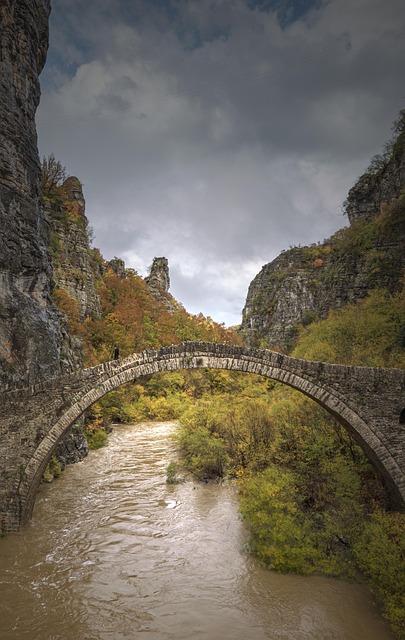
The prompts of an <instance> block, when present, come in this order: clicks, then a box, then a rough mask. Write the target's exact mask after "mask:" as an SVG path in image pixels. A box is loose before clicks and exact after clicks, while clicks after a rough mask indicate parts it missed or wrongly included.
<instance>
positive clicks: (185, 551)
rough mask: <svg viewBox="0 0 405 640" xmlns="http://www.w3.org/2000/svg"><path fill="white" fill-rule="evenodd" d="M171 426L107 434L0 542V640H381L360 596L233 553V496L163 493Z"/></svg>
mask: <svg viewBox="0 0 405 640" xmlns="http://www.w3.org/2000/svg"><path fill="white" fill-rule="evenodd" d="M173 428H174V425H173V424H171V423H157V424H156V423H144V424H137V425H126V426H119V427H116V428H115V429H114V432H113V433H112V435H111V436H110V439H109V445H108V447H105V448H103V449H100V450H98V451H94V452H91V453H90V455H89V457H88V458H87V459H86V460H84V461H83V462H81V463H79V464H77V465H72V466H70V467H68V469H67V470H66V471H65V473H64V474H63V476H62V477H61V478H59V479H58V480H57V481H56V482H54V483H52V484H51V485H44V486H43V487H42V490H41V492H40V493H39V495H38V497H37V501H36V505H35V509H34V515H33V518H32V521H31V522H30V524H29V525H28V526H27V527H25V528H24V530H23V531H21V532H19V533H16V534H13V535H10V536H6V537H5V538H2V539H0V640H25V639H29V640H124V639H125V640H127V639H134V638H139V639H142V640H143V639H144V640H172V639H173V640H262V639H271V640H392V638H393V637H392V635H391V633H390V631H389V628H388V625H387V624H386V623H385V622H384V620H383V619H382V618H381V616H380V614H379V612H378V610H377V609H376V608H375V606H374V605H373V602H372V596H371V594H370V592H369V591H368V589H367V588H366V587H365V586H363V585H358V584H350V583H347V582H342V581H338V580H334V579H328V578H322V577H310V578H308V577H300V576H294V575H287V576H284V575H278V574H274V573H272V572H270V571H268V570H266V569H264V568H262V567H261V566H260V565H259V564H258V562H257V561H256V560H255V559H254V558H252V557H251V556H250V555H249V554H248V553H247V552H246V547H245V544H246V536H247V533H246V530H245V527H244V524H243V522H242V521H241V519H240V516H239V514H238V503H237V495H236V491H235V488H234V486H233V485H232V484H222V485H218V484H199V483H194V482H186V483H184V484H177V485H168V484H166V467H167V465H168V463H169V461H170V460H172V459H174V457H175V454H174V452H173V445H172V444H171V441H170V439H169V433H170V431H171V430H172V429H173Z"/></svg>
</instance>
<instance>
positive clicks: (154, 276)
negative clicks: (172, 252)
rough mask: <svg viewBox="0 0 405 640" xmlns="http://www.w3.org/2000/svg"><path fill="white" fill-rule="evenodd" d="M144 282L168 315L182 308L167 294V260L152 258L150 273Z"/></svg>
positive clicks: (168, 281)
mask: <svg viewBox="0 0 405 640" xmlns="http://www.w3.org/2000/svg"><path fill="white" fill-rule="evenodd" d="M145 282H146V284H147V285H148V287H149V289H150V291H151V293H152V295H153V297H154V298H155V300H158V301H159V302H161V303H162V304H164V305H165V307H166V308H167V309H168V310H169V311H170V313H174V312H175V311H177V310H179V309H181V308H182V306H181V305H180V304H179V303H178V302H177V300H175V298H173V296H172V295H171V294H170V293H169V289H170V275H169V262H168V260H167V258H153V263H152V266H151V269H150V273H149V275H148V276H147V277H146V278H145Z"/></svg>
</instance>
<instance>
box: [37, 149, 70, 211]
mask: <svg viewBox="0 0 405 640" xmlns="http://www.w3.org/2000/svg"><path fill="white" fill-rule="evenodd" d="M41 172H42V173H41V189H42V193H43V195H44V196H45V197H46V198H48V199H49V200H53V199H55V198H56V197H57V196H58V189H59V187H60V186H61V185H62V184H63V183H64V182H65V180H66V178H67V177H68V174H67V172H66V167H64V166H63V165H62V163H61V162H60V161H59V160H56V158H55V156H54V155H53V153H51V155H50V156H48V157H46V156H44V157H43V158H42V164H41Z"/></svg>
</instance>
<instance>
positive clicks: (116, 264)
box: [105, 256, 127, 280]
mask: <svg viewBox="0 0 405 640" xmlns="http://www.w3.org/2000/svg"><path fill="white" fill-rule="evenodd" d="M105 267H106V269H112V271H114V273H115V275H117V276H118V277H119V278H121V280H123V279H124V278H125V277H126V275H127V271H126V267H125V262H124V260H122V259H121V258H117V257H116V256H115V257H114V258H113V259H112V260H109V261H108V262H106V265H105Z"/></svg>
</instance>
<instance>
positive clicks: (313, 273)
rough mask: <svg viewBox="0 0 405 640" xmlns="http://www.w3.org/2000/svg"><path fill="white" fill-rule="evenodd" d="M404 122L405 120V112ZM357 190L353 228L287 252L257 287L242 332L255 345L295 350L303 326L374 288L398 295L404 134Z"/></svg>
mask: <svg viewBox="0 0 405 640" xmlns="http://www.w3.org/2000/svg"><path fill="white" fill-rule="evenodd" d="M403 115H404V114H403ZM403 120H404V124H405V115H404V118H403ZM377 165H378V166H377V170H374V171H373V172H367V173H366V174H364V175H363V176H362V177H361V178H360V179H359V180H358V182H357V183H356V185H355V186H354V187H353V188H352V189H351V190H350V192H349V196H348V199H347V202H346V208H347V213H348V217H349V222H350V226H349V227H347V228H344V229H342V230H340V231H338V232H337V233H336V234H334V236H332V237H331V238H329V240H326V241H324V242H323V243H319V244H318V245H313V246H310V247H295V248H292V249H290V250H288V251H284V252H283V253H281V255H280V256H278V257H277V258H276V259H275V260H273V261H272V262H270V263H268V264H266V265H264V267H263V268H262V270H261V271H260V273H259V274H258V275H257V276H256V277H255V278H254V280H253V281H252V283H251V284H250V287H249V290H248V294H247V299H246V304H245V308H244V310H243V319H242V326H241V330H242V332H243V334H244V337H245V339H246V341H247V343H248V344H249V345H252V346H261V347H272V348H280V349H282V350H288V349H289V348H290V347H291V346H292V345H293V343H294V338H295V335H296V333H297V329H298V327H299V326H300V325H304V326H305V325H307V324H309V323H311V322H313V321H314V320H317V319H321V318H325V317H326V316H327V315H328V312H329V311H330V310H331V309H334V308H339V307H342V306H344V305H345V304H347V303H350V302H355V301H357V300H361V299H363V298H364V297H366V296H367V295H368V293H369V292H370V291H371V290H372V289H376V288H383V289H386V290H388V291H389V292H391V293H393V292H395V291H397V290H399V288H400V287H401V286H402V283H403V274H404V266H405V195H404V189H405V131H404V130H402V131H401V132H400V133H399V135H398V138H397V139H396V140H395V143H394V144H393V146H392V150H391V154H390V156H389V157H388V158H385V159H384V161H381V162H379V163H377Z"/></svg>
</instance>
